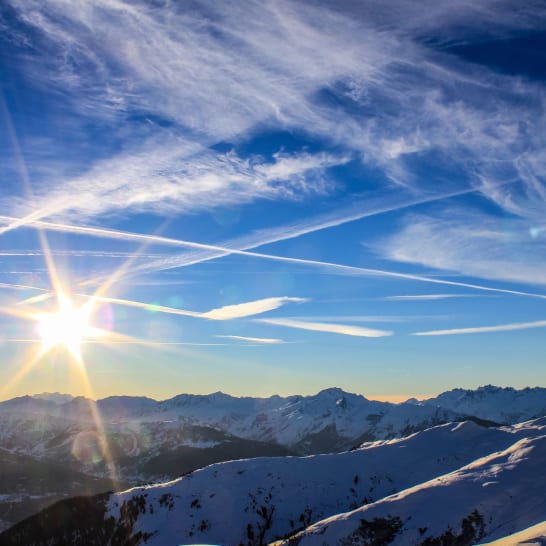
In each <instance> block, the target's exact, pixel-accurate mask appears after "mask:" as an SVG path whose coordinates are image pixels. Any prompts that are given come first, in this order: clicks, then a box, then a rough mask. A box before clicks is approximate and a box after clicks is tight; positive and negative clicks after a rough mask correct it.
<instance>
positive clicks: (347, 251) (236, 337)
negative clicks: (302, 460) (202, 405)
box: [0, 0, 546, 400]
mask: <svg viewBox="0 0 546 546" xmlns="http://www.w3.org/2000/svg"><path fill="white" fill-rule="evenodd" d="M0 28H2V33H0V70H1V71H2V74H3V78H2V82H1V86H0V124H1V127H2V129H3V130H2V131H0V145H1V147H2V149H3V150H4V153H3V154H2V156H1V157H0V167H1V170H0V173H1V174H0V176H1V178H0V188H1V189H0V197H1V199H0V202H1V205H0V349H1V351H2V366H1V367H0V385H2V387H0V400H3V399H7V398H13V397H14V396H17V395H20V394H22V393H28V392H43V391H53V392H55V391H59V392H63V391H64V392H69V393H80V392H81V393H83V394H85V395H86V396H88V397H90V398H93V399H97V398H104V397H105V396H108V395H114V394H115V393H123V394H130V395H145V396H149V397H152V398H155V399H165V398H168V397H169V396H172V395H174V394H172V393H179V392H192V393H204V392H215V391H222V392H230V393H233V394H234V395H235V396H237V395H239V396H240V395H254V396H271V395H272V393H273V392H277V393H280V394H281V395H286V394H287V393H288V392H299V393H310V392H318V391H320V390H321V389H323V388H325V387H327V386H328V385H331V384H336V385H340V386H341V388H343V389H344V390H347V391H354V390H356V391H358V392H366V393H368V394H367V395H366V397H370V398H371V399H373V398H374V397H381V398H383V399H390V400H407V399H408V398H412V397H415V398H417V397H419V396H424V397H432V396H434V395H435V393H441V392H444V391H447V390H450V389H452V388H455V387H461V388H467V387H473V386H475V385H483V384H498V385H510V386H513V387H515V388H523V387H524V386H525V385H546V366H544V354H545V353H544V348H545V344H544V328H546V313H545V312H544V303H545V300H546V267H545V266H546V244H545V241H546V224H545V220H544V218H546V214H545V213H546V179H545V177H544V172H546V154H545V153H544V149H545V147H546V136H545V135H546V130H545V129H546V123H545V122H546V118H545V115H544V112H545V111H546V98H545V97H546V93H545V91H546V71H545V70H544V60H543V58H542V57H543V55H541V54H540V52H541V51H542V50H543V49H544V48H543V46H544V43H545V41H544V28H546V10H544V9H542V8H541V7H540V6H539V5H535V4H532V5H522V6H513V5H510V3H509V2H506V3H504V2H495V3H491V2H484V3H480V4H479V5H476V6H469V5H468V4H467V3H464V2H455V3H453V2H447V1H440V2H431V3H430V5H428V6H427V8H426V9H423V10H421V9H417V8H415V7H414V6H413V4H412V3H411V2H406V1H404V0H395V1H394V2H393V3H391V4H389V5H388V6H382V7H378V5H377V3H376V2H375V1H374V0H369V1H366V2H361V3H356V4H355V3H353V2H341V3H338V4H336V3H333V2H330V1H329V0H328V1H327V0H324V1H321V0H319V1H316V2H310V3H301V2H298V1H291V0H287V1H286V2H280V3H278V4H277V3H272V4H269V3H263V4H262V3H252V2H242V3H240V4H237V5H229V6H228V5H217V4H215V3H213V2H208V1H206V0H205V1H203V2H201V1H198V2H196V3H192V4H191V5H189V4H176V3H175V4H172V3H168V2H167V3H165V4H164V5H162V4H161V3H154V2H147V1H144V0H143V1H137V2H134V3H130V4H127V3H124V2H117V3H111V2H109V1H108V0H101V1H99V2H96V3H91V4H89V5H85V6H84V5H83V4H82V5H78V6H76V7H73V6H71V5H70V3H63V2H48V1H45V2H37V1H29V2H25V3H20V2H15V1H11V0H9V1H8V2H6V3H4V5H2V6H1V7H0ZM376 399H377V398H376Z"/></svg>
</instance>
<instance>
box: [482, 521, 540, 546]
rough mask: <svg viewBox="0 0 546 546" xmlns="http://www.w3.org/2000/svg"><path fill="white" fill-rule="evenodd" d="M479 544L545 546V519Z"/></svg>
mask: <svg viewBox="0 0 546 546" xmlns="http://www.w3.org/2000/svg"><path fill="white" fill-rule="evenodd" d="M480 546H546V521H542V522H540V523H537V524H536V525H531V527H528V528H527V529H523V530H522V531H519V532H517V533H513V534H511V535H508V536H506V537H503V538H499V539H497V540H493V541H492V542H487V543H485V542H482V543H481V545H480Z"/></svg>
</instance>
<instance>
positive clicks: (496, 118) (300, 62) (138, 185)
mask: <svg viewBox="0 0 546 546" xmlns="http://www.w3.org/2000/svg"><path fill="white" fill-rule="evenodd" d="M482 4H483V5H482ZM394 5H395V6H396V8H395V9H394V8H393V9H392V10H384V9H364V8H359V7H358V6H357V5H355V4H354V3H349V4H347V5H340V6H337V7H336V8H333V7H332V6H329V7H327V6H322V5H312V4H305V3H303V4H302V3H297V2H289V1H283V2H276V3H272V4H271V3H257V2H250V1H249V2H241V3H240V4H238V5H237V6H231V5H230V6H229V7H228V6H224V5H223V4H210V3H198V5H197V6H195V7H194V9H189V8H188V7H186V6H181V5H177V6H175V5H174V4H172V5H171V4H167V5H162V6H161V8H160V7H155V6H151V5H149V4H144V3H138V2H135V3H131V4H126V3H121V2H113V1H111V0H101V1H98V2H94V3H93V4H92V5H88V6H83V5H77V6H72V5H69V4H67V3H65V2H39V1H37V0H29V1H27V2H24V3H15V2H14V3H13V9H14V11H15V13H16V14H17V15H18V16H19V18H20V20H21V21H22V22H23V23H24V24H25V25H28V26H30V27H32V28H33V30H34V33H33V34H32V35H33V37H35V36H37V35H38V36H40V46H41V47H40V48H37V50H39V51H41V52H43V57H40V58H38V59H28V58H27V59H25V61H26V66H27V67H28V68H29V69H30V70H32V71H33V75H34V79H35V80H36V81H41V82H44V83H45V85H47V86H50V87H52V88H55V89H58V90H59V92H61V93H63V98H68V99H69V100H68V101H67V103H68V104H69V105H70V106H71V107H72V108H73V109H75V110H78V111H79V112H80V113H83V114H85V115H87V116H89V115H91V113H92V115H93V116H94V117H101V116H103V117H106V118H108V119H114V120H116V121H117V122H118V123H120V124H121V125H122V124H123V122H124V121H126V119H127V118H131V116H133V117H134V114H135V112H136V114H138V116H140V117H141V118H146V116H147V115H148V118H149V120H150V123H152V124H153V123H154V122H153V118H154V116H155V117H157V118H160V119H163V121H168V122H171V123H173V124H174V125H175V126H176V127H177V129H179V130H174V129H173V130H169V131H166V130H162V131H157V132H161V133H162V134H163V136H161V137H159V138H158V137H157V135H155V134H154V136H153V137H151V138H150V139H149V140H148V141H147V142H146V145H145V146H143V147H142V148H141V149H140V150H139V149H138V148H137V147H136V146H135V143H134V142H131V143H130V144H129V148H128V146H127V145H126V146H124V149H125V150H127V149H130V150H131V151H129V152H127V151H125V152H123V153H121V154H120V155H118V156H114V157H112V158H110V159H107V160H101V161H98V162H96V163H95V164H93V165H92V167H91V168H90V169H89V170H88V172H87V173H85V174H83V175H81V176H80V177H75V178H74V179H73V180H70V179H68V180H67V179H66V178H65V177H63V180H49V181H47V183H46V184H45V186H44V187H43V188H38V191H37V195H38V197H39V198H38V199H37V201H35V202H34V203H33V204H32V206H31V207H28V206H27V204H24V203H21V204H20V206H19V207H18V208H16V209H15V208H12V211H16V212H14V214H13V215H14V216H18V217H19V220H18V221H17V222H18V223H17V222H16V223H14V224H12V225H11V226H8V227H12V228H13V227H16V226H17V225H22V224H21V222H24V221H30V220H37V219H40V218H45V217H46V216H51V215H52V214H59V213H61V212H63V211H65V212H66V211H72V213H76V212H79V213H81V214H86V215H88V216H96V215H101V214H104V213H107V212H115V211H116V210H119V208H121V207H123V208H127V207H129V208H133V209H134V210H152V211H153V210H156V211H162V212H164V211H166V210H168V209H169V207H171V210H174V209H176V210H188V208H193V207H196V208H199V207H202V206H203V203H204V202H206V203H207V204H208V206H215V205H220V204H226V203H229V202H251V201H252V200H253V199H256V198H259V197H264V196H265V197H266V198H282V197H286V196H287V195H288V196H289V195H294V194H300V192H301V191H302V190H303V191H304V192H307V191H316V190H317V189H320V188H321V187H324V180H323V179H322V177H321V175H320V173H321V171H323V170H324V169H326V168H327V167H328V166H332V165H336V164H340V163H343V162H344V161H346V159H347V158H348V157H361V158H362V159H363V160H364V162H365V163H366V164H374V165H377V166H379V167H380V168H381V169H382V170H383V172H384V173H385V174H386V175H387V176H388V177H389V178H390V179H391V181H394V182H395V183H397V184H399V185H400V186H402V187H408V188H411V189H412V190H413V191H415V192H416V193H417V194H421V195H422V194H426V193H429V192H430V191H431V190H432V189H433V188H436V187H438V185H439V183H442V184H443V185H444V186H445V187H449V188H451V189H452V190H457V189H461V187H464V186H469V185H471V186H472V185H476V184H481V185H483V186H484V190H483V193H484V195H486V196H487V197H488V198H489V199H491V200H493V201H495V202H496V203H498V204H500V205H501V206H502V207H503V208H506V210H512V211H513V210H518V211H521V210H526V211H527V212H528V211H529V210H530V209H533V207H532V204H533V203H537V202H539V203H542V204H544V202H545V192H544V187H543V183H542V181H541V179H540V176H539V174H540V173H541V172H543V170H544V169H543V167H544V165H545V154H544V153H543V149H544V142H543V137H541V136H540V135H541V134H542V131H540V130H538V131H537V130H536V129H539V128H540V127H541V123H543V114H542V112H544V97H543V95H542V93H541V91H540V89H538V88H537V87H536V86H533V85H532V84H531V83H529V82H526V81H522V80H521V78H513V77H509V76H501V75H499V74H495V73H493V72H492V71H488V70H486V69H484V68H483V67H476V66H474V65H472V64H470V65H469V64H468V63H464V62H463V61H462V59H461V58H457V56H456V55H453V54H452V53H451V52H449V51H448V52H445V51H444V50H443V49H442V47H441V46H442V45H443V44H449V43H450V38H449V37H450V36H451V40H454V39H455V35H456V37H457V39H460V37H461V33H462V34H463V36H464V35H465V33H468V34H469V35H472V34H473V33H475V32H476V31H477V30H478V29H479V31H480V32H486V33H487V35H488V36H503V35H505V33H506V24H507V22H508V21H510V26H511V28H512V29H514V28H520V29H525V30H530V29H533V28H541V24H542V23H543V22H544V15H543V13H542V12H541V11H540V10H538V9H536V7H533V6H532V5H529V6H524V7H519V8H518V16H517V17H512V11H513V10H512V7H510V5H509V3H506V4H503V3H500V4H499V3H498V2H493V1H486V2H483V3H480V6H476V7H471V6H469V5H468V3H466V2H451V3H450V2H437V3H435V4H434V6H432V4H431V5H427V16H426V17H423V14H420V15H419V17H417V13H416V10H415V7H414V6H413V4H411V3H408V2H395V4H394ZM429 10H430V13H429ZM263 21H267V25H265V24H263V23H262V22H263ZM437 24H441V25H442V27H441V28H442V35H441V36H436V33H437V29H438V28H440V27H438V26H436V25H437ZM385 28H389V29H390V31H389V32H385ZM17 32H18V33H20V32H21V29H18V30H17ZM423 32H429V33H431V34H432V38H433V39H432V40H430V43H428V42H427V41H426V40H423ZM29 34H30V33H29ZM28 39H30V38H28ZM427 44H428V45H427ZM430 44H436V47H435V46H434V45H430ZM241 59H245V62H244V63H241ZM462 67H464V69H463V68H462ZM416 80H418V81H419V84H418V85H416ZM454 87H458V88H460V89H461V90H462V93H460V94H459V99H458V100H457V101H454V100H453V98H452V97H453V88H454ZM491 93H495V97H496V100H495V101H489V100H488V99H489V97H490V96H491ZM331 96H334V97H335V98H336V100H335V101H331V100H329V99H328V97H331ZM461 97H462V98H461ZM484 101H487V103H488V107H487V108H483V102H484ZM371 103H374V104H380V105H381V106H384V107H385V108H381V109H380V110H378V111H374V115H371V116H370V115H369V110H370V104H371ZM287 127H288V128H297V129H298V130H302V131H303V132H305V133H306V134H310V135H311V136H313V137H315V136H316V137H318V138H320V139H326V140H328V141H329V142H330V143H333V144H335V145H336V147H338V148H339V147H341V148H343V149H344V150H345V151H344V152H343V153H341V154H334V155H333V156H332V155H329V154H322V155H321V154H318V155H316V156H315V155H313V154H306V153H299V154H293V155H283V154H277V156H275V158H274V161H273V162H267V161H264V162H259V161H257V162H253V161H252V160H250V161H249V160H248V159H247V158H241V157H239V156H237V154H236V153H231V154H214V153H212V152H211V150H210V148H209V146H210V145H211V144H214V143H216V142H218V141H226V140H228V141H237V140H244V139H245V138H248V137H250V136H252V135H253V134H255V132H256V131H257V130H259V128H262V129H263V128H274V129H281V130H282V129H285V128H287ZM180 129H183V131H184V133H185V134H186V135H190V138H189V139H188V140H183V139H181V138H180V137H179V136H174V135H180V134H181V132H182V131H180ZM522 134H527V135H528V134H534V135H536V137H534V138H533V139H528V145H527V147H526V148H525V149H524V150H522V148H521V145H520V141H521V137H522ZM165 135H168V136H165ZM138 140H142V139H140V138H139V139H138ZM189 142H191V144H190V143H189ZM126 144H127V143H126ZM416 153H419V154H421V155H425V154H428V153H431V154H439V155H440V156H441V157H443V158H445V159H446V161H448V162H449V163H450V164H451V165H453V166H454V167H456V169H457V172H458V173H459V176H458V180H459V182H457V183H455V182H452V178H453V177H451V176H447V177H446V176H443V175H442V174H441V173H440V171H441V169H437V171H438V173H440V174H437V173H433V169H431V170H430V173H433V174H429V175H428V176H426V177H423V176H416V175H415V173H414V172H413V170H412V167H411V165H410V164H409V163H408V161H411V158H412V157H413V156H415V154H416ZM316 173H318V174H319V176H318V177H317V176H315V174H316ZM442 176H443V178H442ZM150 180H154V183H153V184H149V181H150ZM508 180H519V181H520V183H522V185H523V187H524V191H522V192H520V193H519V194H518V195H517V196H516V195H514V194H512V193H511V192H510V190H509V189H506V188H504V187H500V186H499V182H506V181H508ZM128 181H130V183H128ZM273 181H275V182H278V181H284V183H281V184H273V183H272V182H273ZM317 181H318V183H317ZM151 186H152V187H153V188H154V191H150V187H151ZM71 187H77V188H78V190H79V192H81V199H76V201H75V202H72V198H73V197H74V192H72V193H70V192H68V191H66V190H67V189H70V188H71ZM82 188H83V191H82ZM219 190H223V191H219ZM534 209H535V210H536V207H535V208H534ZM27 215H28V216H27ZM21 217H26V220H21ZM5 229H7V228H5Z"/></svg>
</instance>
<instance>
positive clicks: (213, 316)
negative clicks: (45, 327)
mask: <svg viewBox="0 0 546 546" xmlns="http://www.w3.org/2000/svg"><path fill="white" fill-rule="evenodd" d="M78 296H80V297H86V298H89V299H92V300H94V301H97V302H104V303H113V304H116V305H125V306H127V307H136V308H139V309H145V310H148V311H153V312H157V313H167V314H170V315H180V316H185V317H194V318H203V319H209V320H233V319H237V318H243V317H249V316H253V315H260V314H262V313H266V312H267V311H271V310H273V309H278V308H279V307H282V306H283V305H285V304H287V303H290V302H295V303H302V302H305V301H307V300H306V299H305V298H294V297H288V296H281V297H276V298H264V299H261V300H254V301H249V302H244V303H238V304H235V305H226V306H224V307H218V308H216V309H211V310H210V311H207V312H204V313H200V312H198V311H188V310H186V309H177V308H175V307H167V306H164V305H156V304H151V303H143V302H140V301H134V300H125V299H121V298H109V297H106V296H89V295H85V294H78Z"/></svg>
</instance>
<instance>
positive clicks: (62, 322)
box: [34, 291, 102, 361]
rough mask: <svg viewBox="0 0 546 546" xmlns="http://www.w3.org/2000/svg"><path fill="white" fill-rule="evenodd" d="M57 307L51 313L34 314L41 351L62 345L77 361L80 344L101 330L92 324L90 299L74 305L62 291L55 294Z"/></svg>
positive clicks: (100, 333)
mask: <svg viewBox="0 0 546 546" xmlns="http://www.w3.org/2000/svg"><path fill="white" fill-rule="evenodd" d="M57 299H58V308H57V310H56V311H54V312H51V313H39V314H36V315H35V317H34V318H35V320H36V321H37V331H38V335H39V336H40V338H41V339H42V349H43V352H48V351H50V350H51V349H53V348H55V347H59V346H60V347H64V348H66V349H67V350H68V351H69V352H70V354H71V355H72V356H73V357H74V358H76V360H77V361H79V360H80V359H81V344H82V342H84V341H85V340H87V339H91V338H97V337H100V336H101V335H102V331H101V330H99V329H98V328H95V327H94V326H92V324H91V322H90V320H91V314H92V311H93V306H92V300H91V301H88V302H86V304H85V305H82V306H81V307H76V306H75V305H74V302H73V301H72V299H71V298H70V297H69V296H67V295H66V294H65V293H64V292H62V291H59V292H58V294H57Z"/></svg>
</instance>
